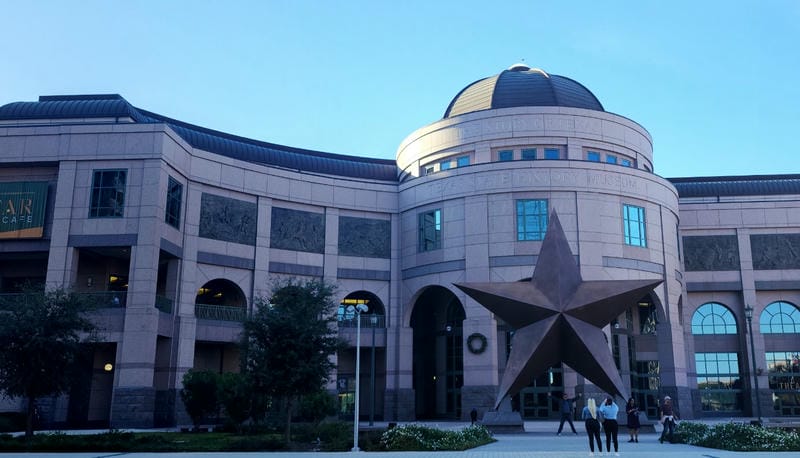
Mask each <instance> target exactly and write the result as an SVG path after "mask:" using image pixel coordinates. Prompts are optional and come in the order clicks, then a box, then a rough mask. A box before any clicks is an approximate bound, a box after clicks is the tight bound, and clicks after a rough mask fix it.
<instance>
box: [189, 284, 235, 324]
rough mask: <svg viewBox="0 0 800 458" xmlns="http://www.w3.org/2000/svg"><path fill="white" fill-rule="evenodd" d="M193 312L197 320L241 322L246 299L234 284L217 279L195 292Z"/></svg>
mask: <svg viewBox="0 0 800 458" xmlns="http://www.w3.org/2000/svg"><path fill="white" fill-rule="evenodd" d="M194 310H195V316H197V318H203V319H207V320H223V321H241V320H243V319H244V318H245V316H246V315H247V298H246V297H245V295H244V293H243V292H242V289H241V288H239V286H238V285H237V284H236V283H234V282H232V281H230V280H225V279H223V278H217V279H214V280H211V281H209V282H207V283H206V284H205V285H203V286H202V287H201V288H200V289H199V290H197V296H196V297H195V299H194Z"/></svg>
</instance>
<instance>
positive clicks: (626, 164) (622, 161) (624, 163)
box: [619, 159, 633, 167]
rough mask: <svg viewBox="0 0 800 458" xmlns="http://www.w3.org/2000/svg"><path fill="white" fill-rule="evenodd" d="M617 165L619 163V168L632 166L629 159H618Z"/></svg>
mask: <svg viewBox="0 0 800 458" xmlns="http://www.w3.org/2000/svg"><path fill="white" fill-rule="evenodd" d="M619 163H620V165H621V166H623V167H630V166H631V165H633V164H632V163H631V160H630V159H620V161H619Z"/></svg>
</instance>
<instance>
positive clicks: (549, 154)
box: [544, 148, 561, 159]
mask: <svg viewBox="0 0 800 458" xmlns="http://www.w3.org/2000/svg"><path fill="white" fill-rule="evenodd" d="M544 158H545V159H561V151H560V150H559V149H558V148H545V149H544Z"/></svg>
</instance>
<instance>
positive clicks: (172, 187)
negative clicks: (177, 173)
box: [164, 177, 183, 228]
mask: <svg viewBox="0 0 800 458" xmlns="http://www.w3.org/2000/svg"><path fill="white" fill-rule="evenodd" d="M182 199H183V185H182V184H180V183H179V182H178V180H176V179H174V178H172V177H169V182H168V183H167V205H166V209H165V211H164V222H165V223H167V224H169V225H170V226H173V227H175V228H177V227H178V226H180V224H181V202H182Z"/></svg>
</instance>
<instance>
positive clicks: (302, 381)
mask: <svg viewBox="0 0 800 458" xmlns="http://www.w3.org/2000/svg"><path fill="white" fill-rule="evenodd" d="M334 291H335V287H334V286H333V285H330V284H328V283H326V282H325V281H324V280H307V281H298V280H294V279H290V280H284V281H280V282H278V283H276V284H275V286H274V287H273V290H272V296H271V297H270V298H268V299H265V298H257V299H256V300H255V305H256V309H255V312H254V314H253V316H252V317H251V318H250V319H248V320H246V321H245V322H244V333H243V336H242V341H241V347H242V348H241V349H242V352H241V354H242V358H243V360H242V368H243V372H244V373H245V374H246V375H247V377H248V378H249V379H250V381H251V383H252V386H253V389H254V390H255V391H256V392H259V393H261V394H265V395H267V396H270V397H273V398H275V399H280V400H282V401H283V406H284V408H285V413H286V429H285V440H286V442H287V443H288V442H289V441H290V434H291V422H292V415H291V414H292V407H293V403H294V401H295V400H296V399H297V398H298V397H300V396H303V395H310V394H312V393H316V392H318V391H319V390H320V389H322V388H323V387H324V386H325V384H326V383H327V382H328V380H329V379H330V377H331V375H332V374H333V370H334V368H335V366H334V364H333V363H332V361H331V356H332V355H333V354H335V353H336V352H337V351H338V350H339V349H340V348H342V344H341V341H340V340H339V339H338V337H337V336H336V331H335V328H334V326H332V324H333V322H334V321H335V319H336V318H335V316H334V313H333V311H334V307H335V304H334V302H333V294H334Z"/></svg>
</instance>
